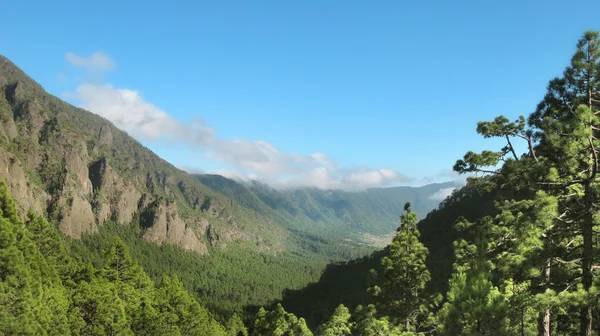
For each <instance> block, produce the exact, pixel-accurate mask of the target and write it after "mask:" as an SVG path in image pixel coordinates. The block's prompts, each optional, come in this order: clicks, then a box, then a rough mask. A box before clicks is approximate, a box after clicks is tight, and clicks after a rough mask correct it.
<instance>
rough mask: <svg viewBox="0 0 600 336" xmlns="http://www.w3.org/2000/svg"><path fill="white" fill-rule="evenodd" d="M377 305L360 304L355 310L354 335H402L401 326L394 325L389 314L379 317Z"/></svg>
mask: <svg viewBox="0 0 600 336" xmlns="http://www.w3.org/2000/svg"><path fill="white" fill-rule="evenodd" d="M377 315H378V313H377V308H376V307H375V305H373V304H370V305H368V306H366V307H365V306H358V307H357V308H356V311H355V312H354V315H353V317H354V320H355V322H354V328H353V333H352V334H353V335H357V336H400V335H402V332H401V331H400V328H398V327H394V326H393V325H392V324H391V323H390V321H389V319H388V317H387V316H384V317H381V318H378V317H377Z"/></svg>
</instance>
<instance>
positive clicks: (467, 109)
mask: <svg viewBox="0 0 600 336" xmlns="http://www.w3.org/2000/svg"><path fill="white" fill-rule="evenodd" d="M599 12H600V2H598V1H490V0H479V1H420V2H417V1H369V2H367V1H219V2H217V1H211V2H202V1H199V2H196V1H188V2H182V1H171V2H164V1H160V2H158V1H146V2H143V4H142V2H133V1H103V2H86V1H60V0H59V1H9V2H5V3H3V4H0V13H1V14H0V17H1V18H2V23H3V29H2V31H1V32H0V53H2V54H4V55H5V56H7V57H8V58H10V59H11V60H12V61H13V62H15V63H16V64H17V65H18V66H19V67H21V68H22V69H23V70H24V71H26V72H27V73H28V74H29V75H31V76H32V77H33V78H34V79H35V80H37V81H38V82H39V83H40V84H42V85H43V86H44V87H45V88H46V89H47V90H48V91H49V92H50V93H53V94H55V95H58V96H60V97H62V98H64V99H66V100H68V101H69V102H71V103H73V104H76V105H79V106H82V107H84V108H87V109H90V110H91V111H92V112H94V113H98V114H100V115H103V116H105V117H107V118H108V119H110V120H111V121H113V122H114V123H115V124H116V125H117V126H119V127H121V128H123V129H125V130H126V131H128V132H129V133H130V134H132V135H133V136H135V137H136V138H138V140H140V141H141V142H142V143H144V144H145V145H146V146H148V147H149V148H151V149H152V150H154V151H155V152H156V153H157V154H159V155H160V156H161V157H163V158H165V159H166V160H168V161H170V162H171V163H173V164H175V165H176V166H179V167H185V168H186V169H188V170H190V171H196V170H198V171H205V172H219V173H222V174H225V175H227V176H240V177H242V176H250V177H252V178H258V179H261V180H264V181H265V182H268V183H271V184H273V185H281V186H296V185H312V186H317V187H322V188H330V187H331V188H349V189H352V188H363V187H370V186H379V185H394V184H423V183H425V182H426V181H430V180H436V181H442V180H448V179H450V178H452V177H451V176H447V171H448V170H450V169H451V167H452V165H453V164H454V162H455V161H456V159H457V158H459V157H461V156H462V155H463V154H464V153H465V152H466V151H467V150H475V151H479V150H482V149H484V148H494V149H495V148H496V147H498V146H499V144H498V143H497V142H495V141H492V140H483V139H481V138H480V137H479V136H478V135H477V134H476V133H475V126H476V122H477V121H479V120H488V119H492V118H493V117H495V116H496V115H499V114H504V115H506V116H508V117H510V118H516V117H517V116H518V115H519V114H528V113H530V112H532V111H533V109H534V108H535V106H536V104H537V102H538V101H539V100H540V99H541V98H542V96H543V94H544V91H545V87H546V84H547V82H548V80H550V79H551V78H552V77H554V76H558V75H560V73H561V71H562V70H563V69H564V67H565V66H566V65H567V64H568V62H569V59H570V57H571V54H572V53H573V51H574V46H575V43H576V41H577V39H578V38H579V37H580V36H581V34H582V33H583V31H584V30H586V29H600V22H599V21H598V16H597V13H599ZM148 120H151V122H150V123H144V122H145V121H148Z"/></svg>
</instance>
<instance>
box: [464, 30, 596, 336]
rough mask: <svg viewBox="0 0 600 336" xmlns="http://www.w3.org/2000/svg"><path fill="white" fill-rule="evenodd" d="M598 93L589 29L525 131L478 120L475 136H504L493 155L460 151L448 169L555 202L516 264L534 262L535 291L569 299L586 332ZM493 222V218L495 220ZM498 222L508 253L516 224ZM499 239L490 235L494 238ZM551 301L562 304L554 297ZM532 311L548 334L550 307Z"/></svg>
mask: <svg viewBox="0 0 600 336" xmlns="http://www.w3.org/2000/svg"><path fill="white" fill-rule="evenodd" d="M599 90H600V39H599V37H598V33H597V32H593V31H589V32H586V33H585V34H584V35H583V37H582V38H581V39H580V40H579V42H578V43H577V51H576V52H575V54H574V55H573V57H572V59H571V64H570V66H569V67H567V68H566V69H565V71H564V73H563V76H562V77H561V78H555V79H553V80H552V81H550V84H549V85H548V91H547V94H546V95H545V97H544V99H543V100H542V102H541V103H540V104H539V105H538V107H537V109H536V111H535V112H534V113H533V114H531V115H530V116H529V118H528V125H529V127H530V128H526V127H525V123H524V120H525V118H523V117H520V118H519V119H518V120H517V121H516V122H509V121H508V120H507V119H506V118H504V117H499V118H496V119H495V120H494V121H493V122H482V123H479V124H478V128H477V131H478V132H479V133H480V134H482V135H483V136H484V137H502V138H505V139H506V141H507V145H506V146H505V147H503V148H502V149H501V150H500V151H497V152H494V151H483V152H482V153H481V154H475V153H473V152H468V153H467V154H466V155H465V157H464V158H463V159H462V160H459V161H457V163H456V165H455V166H454V169H455V170H456V171H458V172H460V173H468V172H475V173H484V174H492V175H495V176H496V177H497V181H498V183H499V184H501V185H502V186H503V187H504V188H508V189H511V190H513V194H512V196H508V198H509V199H508V200H509V202H510V201H511V198H512V200H513V201H515V202H519V201H522V200H527V199H531V200H533V199H535V198H536V197H541V196H540V194H539V192H540V191H543V192H544V193H545V196H544V197H546V198H550V199H553V200H555V201H556V202H557V206H556V209H557V210H556V213H555V214H554V215H552V218H551V221H550V222H551V223H549V224H548V221H545V223H544V224H543V225H542V226H543V228H542V229H541V230H540V227H539V226H538V227H537V229H538V230H537V231H536V230H533V229H532V230H531V231H530V233H533V237H534V238H535V239H538V241H539V243H538V244H537V248H536V249H535V253H531V254H529V255H527V254H524V255H523V256H524V258H525V259H526V260H524V261H521V262H520V263H521V264H523V265H524V264H526V263H530V264H535V263H536V262H537V263H538V269H541V270H542V271H541V272H540V275H541V276H542V277H544V281H543V282H544V283H546V285H545V286H542V287H541V288H540V289H539V291H540V293H541V292H542V290H543V287H546V290H549V291H551V292H555V293H556V295H558V296H572V300H571V302H577V303H578V304H580V311H579V319H580V323H579V324H580V331H579V332H580V334H581V335H585V336H591V335H592V333H593V329H592V327H593V323H592V321H593V306H594V302H595V301H596V290H595V287H594V285H593V284H594V270H595V269H597V268H598V267H597V266H596V265H595V256H597V255H598V253H597V250H595V247H594V245H595V244H594V243H595V241H596V236H595V234H594V232H595V231H596V230H597V226H598V221H597V216H596V214H597V212H598V205H597V204H598V200H599V196H600V184H599V182H600V178H599V176H598V168H599V166H598V165H599V161H598V149H597V148H599V146H600V141H599V140H598V138H599V136H600V118H599V117H598V115H599V114H600V109H599V107H600V95H599ZM512 138H520V139H524V140H525V141H526V143H527V148H528V152H527V153H525V154H523V155H521V156H519V155H517V153H516V149H515V147H514V146H513V144H512V142H511V139H512ZM500 164H502V165H501V167H500V168H498V169H496V168H497V167H498V166H499V165H500ZM513 214H514V212H513ZM496 220H498V221H497V223H500V222H501V221H502V218H496ZM533 222H535V219H533ZM505 224H506V225H501V226H500V227H501V228H502V229H503V230H505V233H506V235H505V237H506V239H504V242H503V244H504V246H502V247H501V249H505V250H510V249H511V247H510V245H512V248H513V249H512V251H516V252H518V251H519V249H518V248H516V247H517V246H516V245H518V244H516V245H515V244H513V242H514V241H516V240H513V239H516V237H518V236H519V234H518V233H515V230H513V229H518V228H519V226H514V225H509V224H519V221H513V222H512V223H510V221H509V222H505ZM524 224H526V225H525V226H530V227H531V226H532V225H530V224H532V222H531V221H530V223H524V222H523V221H521V222H520V225H521V227H522V225H524ZM533 226H536V225H533ZM529 236H531V235H529ZM498 237H499V235H497V236H496V238H498ZM500 243H501V242H500V240H498V239H497V240H496V241H495V242H494V244H496V245H497V244H500ZM534 245H536V244H534ZM530 247H531V246H530ZM495 252H497V251H495ZM509 254H511V253H510V252H509ZM512 255H513V256H516V255H518V253H512ZM540 257H545V260H543V266H541V265H539V262H540V260H541V259H540ZM513 261H514V260H513ZM553 274H555V275H558V277H555V276H554V275H553ZM555 280H556V281H555ZM577 284H579V285H580V287H581V290H580V289H579V287H578V286H577ZM550 287H553V288H550ZM546 301H548V300H546ZM558 301H560V302H565V301H564V300H561V299H560V298H559V299H558ZM540 316H541V323H542V325H541V328H540V330H543V334H545V335H550V325H551V319H550V308H549V307H547V308H546V309H545V310H543V311H541V312H540Z"/></svg>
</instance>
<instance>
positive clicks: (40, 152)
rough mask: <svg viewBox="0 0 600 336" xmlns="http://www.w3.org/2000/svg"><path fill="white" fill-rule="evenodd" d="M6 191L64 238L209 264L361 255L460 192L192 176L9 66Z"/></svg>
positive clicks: (1, 117) (1, 81)
mask: <svg viewBox="0 0 600 336" xmlns="http://www.w3.org/2000/svg"><path fill="white" fill-rule="evenodd" d="M0 179H1V180H5V181H6V182H7V184H8V186H9V191H10V193H11V194H12V195H13V197H14V198H15V199H16V201H17V203H18V206H19V210H20V212H21V214H25V213H26V212H27V211H29V210H33V211H34V212H37V213H40V214H44V215H45V216H46V217H47V218H48V219H49V220H51V221H52V222H53V223H55V224H56V225H57V226H58V227H59V228H60V229H61V230H62V231H63V232H64V233H65V234H66V235H68V236H71V237H74V238H80V237H81V236H82V235H83V234H93V233H94V232H97V231H98V227H99V226H101V225H103V224H104V223H106V222H107V221H113V222H118V223H130V222H136V223H137V224H138V225H139V226H140V227H141V229H142V231H141V232H142V234H141V238H143V239H146V240H149V241H152V242H155V243H157V244H175V245H179V246H181V247H183V248H185V249H188V250H192V251H196V252H198V253H201V254H207V253H209V247H210V246H222V247H225V246H227V245H228V244H232V243H235V244H239V245H241V246H245V247H248V248H257V249H259V250H261V251H270V252H272V253H277V252H278V251H284V250H294V249H296V250H297V249H302V248H305V246H306V245H305V244H304V243H303V242H306V241H310V242H312V243H317V244H330V243H331V242H330V241H329V240H330V239H338V240H339V241H345V242H347V244H349V246H350V245H353V244H354V245H355V244H361V243H364V242H365V241H367V240H366V237H367V236H369V235H375V236H380V235H386V234H390V233H391V232H393V231H394V229H395V228H396V226H397V225H398V216H399V215H400V214H401V213H402V208H403V205H404V203H405V202H407V201H408V202H411V203H412V205H413V209H414V210H415V211H416V212H417V213H418V214H419V215H420V216H421V217H424V216H425V214H426V213H427V212H429V211H430V210H432V209H434V208H436V207H437V205H438V203H439V200H436V199H434V198H432V197H431V196H432V195H434V194H435V193H436V192H439V191H440V190H443V189H447V188H452V187H453V184H452V183H451V182H449V183H439V184H431V185H427V186H424V187H419V188H412V187H394V188H374V189H368V190H366V191H362V192H345V191H338V190H319V189H313V188H300V189H294V190H276V189H273V188H270V187H269V186H267V185H264V184H261V183H258V182H251V183H241V182H236V181H233V180H230V179H227V178H224V177H222V176H218V175H190V174H188V173H186V172H184V171H182V170H180V169H177V168H176V167H174V166H173V165H171V164H170V163H168V162H166V161H165V160H163V159H161V158H160V157H158V156H157V155H155V154H154V153H153V152H151V151H150V150H149V149H147V148H145V147H144V146H143V145H141V144H140V143H139V142H138V141H136V140H135V139H133V138H132V137H130V136H128V135H127V134H126V133H125V132H123V131H121V130H119V129H118V128H117V127H115V126H114V125H113V124H112V123H111V122H109V121H108V120H106V119H104V118H102V117H99V116H97V115H95V114H93V113H90V112H88V111H85V110H83V109H80V108H76V107H74V106H72V105H70V104H68V103H66V102H64V101H62V100H60V99H59V98H57V97H54V96H52V95H50V94H48V93H47V92H45V91H44V89H43V88H42V87H41V86H40V85H39V84H38V83H36V82H35V81H34V80H32V79H31V78H29V77H28V76H27V75H26V74H25V73H24V72H23V71H21V70H20V69H19V68H18V67H17V66H15V65H14V64H13V63H12V62H10V61H9V60H8V59H7V58H5V57H2V56H0ZM339 241H338V242H337V243H336V244H339Z"/></svg>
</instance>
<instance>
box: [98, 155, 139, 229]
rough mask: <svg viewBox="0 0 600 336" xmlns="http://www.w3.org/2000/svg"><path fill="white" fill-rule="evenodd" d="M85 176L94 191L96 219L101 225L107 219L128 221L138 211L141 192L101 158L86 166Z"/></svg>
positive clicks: (120, 221)
mask: <svg viewBox="0 0 600 336" xmlns="http://www.w3.org/2000/svg"><path fill="white" fill-rule="evenodd" d="M86 175H87V176H86V178H87V179H88V180H89V181H90V184H91V187H92V189H93V191H94V200H93V202H92V203H93V206H94V209H95V211H96V220H97V222H98V224H99V225H102V224H103V223H104V222H105V221H106V220H107V219H112V220H114V221H115V222H118V223H129V222H131V220H132V219H133V217H134V216H135V214H136V212H137V211H138V205H139V204H140V198H141V197H142V195H141V193H140V192H139V191H137V189H136V188H135V187H134V186H133V185H132V184H131V183H128V182H125V181H124V180H123V179H122V178H121V177H120V176H119V175H118V174H117V173H116V172H115V171H114V170H113V169H112V168H111V167H110V165H109V164H108V161H106V159H104V158H102V159H100V160H98V161H95V162H93V163H91V164H90V165H89V167H86Z"/></svg>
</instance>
